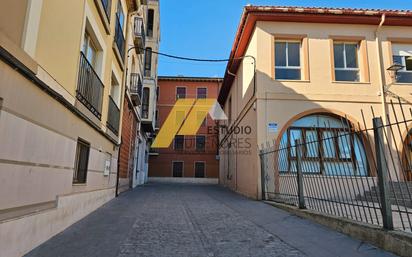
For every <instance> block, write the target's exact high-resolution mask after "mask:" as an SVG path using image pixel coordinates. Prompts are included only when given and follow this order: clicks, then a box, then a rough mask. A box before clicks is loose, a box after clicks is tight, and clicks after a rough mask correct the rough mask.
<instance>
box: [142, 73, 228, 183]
mask: <svg viewBox="0 0 412 257" xmlns="http://www.w3.org/2000/svg"><path fill="white" fill-rule="evenodd" d="M221 82H222V80H221V79H220V78H205V77H202V78H199V77H180V76H179V77H170V76H167V77H161V76H159V79H158V85H159V87H158V102H157V112H156V117H157V118H156V130H157V131H158V130H159V129H160V128H161V127H162V125H163V123H164V122H165V120H166V119H167V117H168V115H169V113H170V112H171V110H172V108H173V106H174V104H175V102H176V100H177V99H182V98H192V99H201V98H214V99H216V98H217V96H218V93H219V89H220V85H221ZM216 128H217V123H216V122H215V121H214V120H212V118H211V117H210V115H207V117H206V119H205V120H204V121H203V123H202V125H201V127H200V129H199V131H198V133H197V135H196V136H175V138H174V140H173V142H172V143H171V144H170V146H169V147H168V148H152V150H151V152H150V154H149V167H150V168H149V178H150V179H152V180H155V179H159V180H167V179H168V178H171V179H172V180H182V181H188V180H193V181H196V182H201V181H210V180H216V182H217V179H218V177H219V161H218V157H217V156H218V144H217V142H218V133H217V131H218V130H217V129H216Z"/></svg>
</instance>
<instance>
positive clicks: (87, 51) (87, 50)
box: [82, 32, 97, 69]
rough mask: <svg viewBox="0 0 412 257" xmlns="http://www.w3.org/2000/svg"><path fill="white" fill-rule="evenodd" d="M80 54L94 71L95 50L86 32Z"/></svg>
mask: <svg viewBox="0 0 412 257" xmlns="http://www.w3.org/2000/svg"><path fill="white" fill-rule="evenodd" d="M82 52H83V54H84V56H85V57H86V59H87V61H88V62H89V63H90V65H91V66H92V67H93V69H96V59H97V48H96V45H95V44H94V43H93V40H92V39H91V38H90V35H89V33H87V32H86V33H84V41H83V49H82Z"/></svg>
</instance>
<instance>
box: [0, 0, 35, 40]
mask: <svg viewBox="0 0 412 257" xmlns="http://www.w3.org/2000/svg"><path fill="white" fill-rule="evenodd" d="M27 4H28V0H13V1H2V3H1V8H0V30H1V31H3V33H5V34H6V35H7V36H8V37H9V38H10V39H11V40H12V41H13V42H14V43H15V44H17V45H21V43H22V38H23V32H24V26H25V21H26V10H27Z"/></svg>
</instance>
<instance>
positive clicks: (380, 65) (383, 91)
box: [375, 14, 388, 125]
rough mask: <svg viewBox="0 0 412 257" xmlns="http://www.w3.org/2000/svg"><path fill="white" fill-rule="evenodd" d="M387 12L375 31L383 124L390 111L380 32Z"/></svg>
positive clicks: (385, 122)
mask: <svg viewBox="0 0 412 257" xmlns="http://www.w3.org/2000/svg"><path fill="white" fill-rule="evenodd" d="M385 18H386V16H385V14H382V16H381V22H380V23H379V25H378V28H377V29H376V31H375V42H376V46H377V47H376V51H377V57H378V68H379V73H380V80H379V83H380V97H381V103H382V120H383V124H384V125H386V124H387V119H388V117H387V113H388V107H387V106H386V89H385V85H386V80H385V70H384V68H383V67H384V63H383V56H382V42H381V39H380V35H379V34H380V32H381V30H382V26H383V24H384V23H385Z"/></svg>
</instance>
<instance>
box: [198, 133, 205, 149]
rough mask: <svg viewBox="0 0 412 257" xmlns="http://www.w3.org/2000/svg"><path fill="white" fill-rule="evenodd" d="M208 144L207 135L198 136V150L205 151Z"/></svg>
mask: <svg viewBox="0 0 412 257" xmlns="http://www.w3.org/2000/svg"><path fill="white" fill-rule="evenodd" d="M205 145H206V137H205V136H196V151H199V152H204V151H205Z"/></svg>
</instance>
